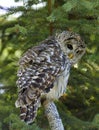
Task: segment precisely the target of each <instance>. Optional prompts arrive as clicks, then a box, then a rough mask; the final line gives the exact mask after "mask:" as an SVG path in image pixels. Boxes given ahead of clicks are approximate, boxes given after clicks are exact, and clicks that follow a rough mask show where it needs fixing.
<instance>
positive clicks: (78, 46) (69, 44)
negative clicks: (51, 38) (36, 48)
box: [56, 31, 85, 63]
mask: <svg viewBox="0 0 99 130" xmlns="http://www.w3.org/2000/svg"><path fill="white" fill-rule="evenodd" d="M56 38H57V41H58V42H59V44H60V46H61V48H62V50H63V52H64V54H65V55H66V56H67V58H68V59H69V60H70V62H72V63H76V62H77V61H78V60H79V59H80V58H81V57H82V56H83V54H84V53H85V44H84V41H83V40H82V39H81V37H80V35H78V34H76V33H72V32H69V31H66V32H65V31H64V32H62V33H60V34H58V35H57V36H56Z"/></svg>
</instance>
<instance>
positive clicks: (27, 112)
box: [20, 98, 40, 124]
mask: <svg viewBox="0 0 99 130" xmlns="http://www.w3.org/2000/svg"><path fill="white" fill-rule="evenodd" d="M39 105H40V99H37V98H36V99H35V100H34V101H33V102H32V103H31V104H30V105H27V106H22V107H20V118H21V120H22V121H25V122H26V123H27V124H31V123H33V121H34V119H35V117H36V115H37V110H38V108H39Z"/></svg>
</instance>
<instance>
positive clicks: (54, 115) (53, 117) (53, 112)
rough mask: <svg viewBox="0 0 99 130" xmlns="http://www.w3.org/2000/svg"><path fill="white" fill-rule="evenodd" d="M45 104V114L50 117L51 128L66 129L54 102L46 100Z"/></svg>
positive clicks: (52, 129) (56, 129)
mask: <svg viewBox="0 0 99 130" xmlns="http://www.w3.org/2000/svg"><path fill="white" fill-rule="evenodd" d="M43 106H44V108H45V114H46V116H47V118H48V121H49V125H50V128H51V130H64V127H63V124H62V120H61V118H60V116H59V113H58V110H57V108H56V106H55V104H54V102H51V101H45V102H44V103H43Z"/></svg>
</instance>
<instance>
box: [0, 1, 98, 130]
mask: <svg viewBox="0 0 99 130" xmlns="http://www.w3.org/2000/svg"><path fill="white" fill-rule="evenodd" d="M15 1H16V2H18V1H20V0H15ZM24 2H25V1H24ZM41 2H46V5H45V6H44V7H42V8H38V9H33V8H32V5H34V4H38V3H41ZM17 12H21V13H22V14H21V15H20V16H19V17H18V18H16V19H15V18H14V19H13V18H12V19H10V20H9V19H8V17H9V15H11V14H15V13H17ZM98 25H99V0H94V1H93V0H52V2H51V0H49V1H47V0H42V1H39V0H35V1H34V0H28V1H27V2H26V3H24V5H23V6H20V7H12V8H10V9H8V12H7V14H6V15H4V16H0V90H2V91H0V130H32V129H35V130H36V129H37V130H39V129H40V130H41V129H42V130H43V129H44V130H49V126H48V122H47V119H46V118H45V115H44V110H43V108H40V109H39V111H38V116H37V119H36V121H35V124H33V125H31V126H27V125H26V124H25V123H23V122H21V121H20V119H19V118H18V115H19V110H17V109H16V108H15V105H14V103H15V100H16V98H17V87H16V79H17V76H16V74H17V69H18V60H19V58H20V57H21V55H22V54H23V53H24V52H25V51H26V50H27V49H28V48H30V47H31V46H35V45H38V44H39V42H40V41H42V40H44V39H45V38H47V37H48V36H49V35H51V34H54V33H55V32H56V31H57V30H61V29H62V30H71V31H74V32H77V33H80V34H81V35H82V37H83V38H84V40H85V43H86V46H87V47H86V54H85V55H84V57H83V58H82V59H81V61H80V62H79V63H78V64H76V65H75V66H74V67H73V68H72V71H71V75H70V78H69V83H68V89H67V92H66V94H65V95H63V97H61V98H60V100H59V102H58V103H56V104H57V107H58V109H59V112H60V115H61V118H62V120H63V123H64V126H65V129H66V130H99V51H98V50H99V44H98V43H99V26H98ZM1 92H3V93H1ZM38 126H39V127H38Z"/></svg>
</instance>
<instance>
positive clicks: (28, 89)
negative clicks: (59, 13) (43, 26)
mask: <svg viewBox="0 0 99 130" xmlns="http://www.w3.org/2000/svg"><path fill="white" fill-rule="evenodd" d="M84 52H85V44H84V42H83V40H82V39H81V37H80V35H78V34H76V33H73V32H69V31H63V32H61V33H59V34H57V35H56V36H52V37H49V38H48V39H46V40H45V41H43V42H42V43H41V44H40V45H39V46H36V47H33V48H31V49H29V50H28V51H27V52H26V53H25V54H23V56H22V57H21V58H20V60H19V70H18V73H17V76H18V80H17V86H18V99H17V101H16V103H15V105H16V107H20V118H21V120H23V121H25V122H27V124H30V123H32V122H33V121H34V119H35V117H36V115H37V110H38V108H39V106H40V104H41V99H42V98H43V97H44V98H46V100H49V101H52V100H57V99H58V98H59V97H60V96H62V95H63V94H64V93H65V91H66V86H67V82H68V77H69V74H70V68H71V66H72V65H73V64H74V63H76V62H77V61H78V60H79V59H80V58H81V57H82V56H83V54H84Z"/></svg>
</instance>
